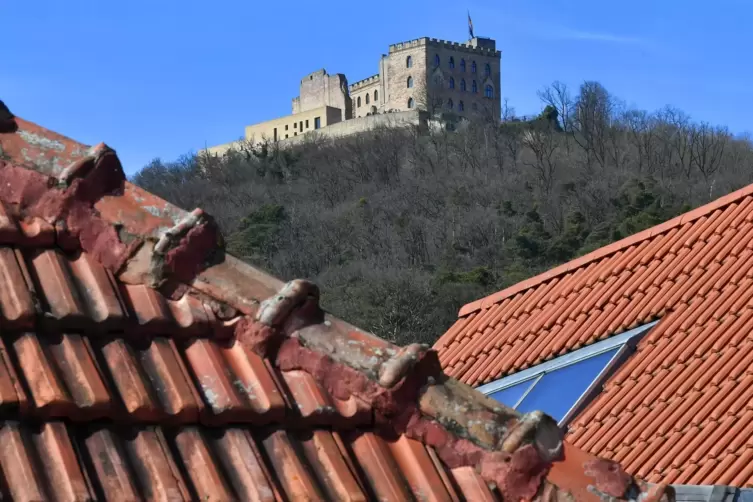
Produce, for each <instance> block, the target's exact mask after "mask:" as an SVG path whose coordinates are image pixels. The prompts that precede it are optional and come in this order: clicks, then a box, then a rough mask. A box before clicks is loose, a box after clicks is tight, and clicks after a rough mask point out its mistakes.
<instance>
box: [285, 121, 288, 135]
mask: <svg viewBox="0 0 753 502" xmlns="http://www.w3.org/2000/svg"><path fill="white" fill-rule="evenodd" d="M285 130H286V131H287V130H288V125H287V124H285ZM285 137H286V138H287V136H285Z"/></svg>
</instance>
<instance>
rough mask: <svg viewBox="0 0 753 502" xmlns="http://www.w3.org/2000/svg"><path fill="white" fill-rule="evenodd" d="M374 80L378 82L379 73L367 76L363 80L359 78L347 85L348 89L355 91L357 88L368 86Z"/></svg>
mask: <svg viewBox="0 0 753 502" xmlns="http://www.w3.org/2000/svg"><path fill="white" fill-rule="evenodd" d="M376 82H379V74H376V75H372V76H370V77H367V78H365V79H363V80H359V81H358V82H354V83H352V84H350V85H349V86H348V90H350V91H351V92H352V91H357V90H358V89H362V88H364V87H366V86H369V85H371V84H374V83H376Z"/></svg>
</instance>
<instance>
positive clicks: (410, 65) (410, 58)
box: [405, 56, 413, 68]
mask: <svg viewBox="0 0 753 502" xmlns="http://www.w3.org/2000/svg"><path fill="white" fill-rule="evenodd" d="M405 67H406V68H413V56H408V57H407V58H405Z"/></svg>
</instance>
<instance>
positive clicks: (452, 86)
mask: <svg viewBox="0 0 753 502" xmlns="http://www.w3.org/2000/svg"><path fill="white" fill-rule="evenodd" d="M454 88H455V79H454V78H452V77H450V89H454Z"/></svg>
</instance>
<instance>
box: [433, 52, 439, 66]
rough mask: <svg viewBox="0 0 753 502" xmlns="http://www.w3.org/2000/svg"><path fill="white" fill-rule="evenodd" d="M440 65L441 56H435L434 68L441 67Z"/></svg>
mask: <svg viewBox="0 0 753 502" xmlns="http://www.w3.org/2000/svg"><path fill="white" fill-rule="evenodd" d="M439 64H440V61H439V54H435V55H434V66H439Z"/></svg>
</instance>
